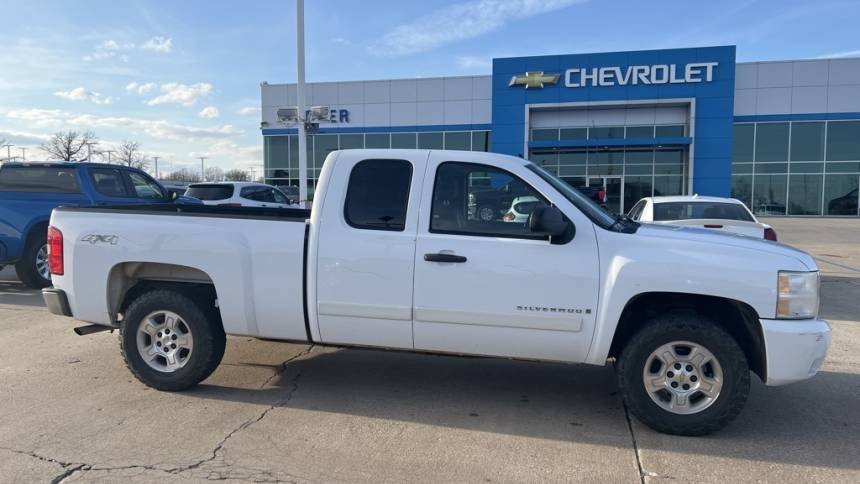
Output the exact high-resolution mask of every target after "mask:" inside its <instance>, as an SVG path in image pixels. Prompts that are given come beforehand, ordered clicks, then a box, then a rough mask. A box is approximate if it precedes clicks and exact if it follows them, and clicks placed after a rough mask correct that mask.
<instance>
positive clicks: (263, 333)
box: [44, 150, 830, 435]
mask: <svg viewBox="0 0 860 484" xmlns="http://www.w3.org/2000/svg"><path fill="white" fill-rule="evenodd" d="M512 182H513V183H512ZM514 185H516V186H518V187H520V188H518V192H517V193H508V191H509V187H510V186H514ZM501 187H507V188H505V190H506V192H505V193H504V194H503V195H504V196H491V197H487V196H484V195H486V192H487V191H492V190H497V189H501ZM478 192H480V193H481V194H482V196H481V199H487V198H492V199H496V200H498V201H499V202H498V204H499V207H496V210H494V213H497V214H498V217H497V218H496V217H484V216H481V217H479V216H477V214H476V210H475V202H474V201H475V199H476V197H475V196H474V195H475V194H476V193H478ZM525 196H529V197H534V198H535V199H537V200H539V201H540V203H539V204H534V205H533V207H532V209H531V211H530V213H529V214H528V218H527V219H526V220H520V219H516V220H506V219H505V217H504V216H503V215H504V213H505V210H507V209H508V208H509V207H510V203H511V197H525ZM506 197H507V198H506ZM508 219H510V218H509V217H508ZM48 245H49V248H50V254H49V263H50V269H51V272H52V280H53V288H50V289H46V290H45V291H44V298H45V300H46V303H47V305H48V307H49V308H50V310H51V312H53V313H56V314H62V315H66V316H71V317H73V318H75V319H78V320H82V321H86V322H89V323H92V325H91V326H84V327H81V328H76V330H77V331H78V333H79V334H81V333H90V332H95V331H99V330H105V329H114V328H116V329H119V330H120V344H121V348H122V354H123V355H124V357H125V361H126V363H127V365H128V367H129V368H130V370H131V371H132V372H133V373H134V375H135V376H136V377H137V378H138V379H139V380H140V381H142V382H143V383H144V384H146V385H149V386H151V387H153V388H156V389H159V390H183V389H186V388H189V387H191V386H193V385H195V384H197V383H199V382H200V381H202V380H203V379H205V378H206V377H208V376H209V375H210V374H211V373H212V371H214V370H215V368H216V367H217V366H218V364H219V362H220V360H221V357H222V355H223V353H224V346H225V334H233V335H248V336H254V337H260V338H266V339H278V340H284V341H295V342H302V343H313V344H320V345H335V346H360V347H376V348H390V349H401V350H404V349H405V350H412V351H419V352H432V353H447V354H455V355H484V356H494V357H506V358H519V359H528V360H546V361H560V362H570V363H582V362H584V363H588V364H593V365H605V364H606V363H607V361H612V360H614V361H615V364H616V369H617V374H618V383H619V387H620V389H621V393H622V395H623V399H624V402H625V404H626V405H627V407H628V408H629V409H630V411H631V412H632V413H633V414H634V415H636V416H637V417H638V418H639V419H640V420H642V421H643V422H645V423H646V424H647V425H649V426H651V427H653V428H654V429H657V430H659V431H662V432H667V433H675V434H684V435H701V434H706V433H709V432H712V431H715V430H717V429H719V428H721V427H723V426H725V425H726V424H727V423H728V422H729V421H731V420H732V419H733V418H734V417H735V416H736V415H737V414H738V413H739V412H740V410H741V408H742V407H743V405H744V403H745V400H746V398H747V394H748V391H749V386H750V371H752V372H753V373H755V374H757V375H758V376H759V377H760V378H761V379H762V380H763V381H764V382H765V383H766V384H768V385H782V384H786V383H791V382H796V381H799V380H803V379H806V378H809V377H811V376H813V375H814V374H815V373H816V372H817V371H818V369H819V368H820V367H821V364H822V362H823V360H824V357H825V354H826V352H827V348H828V346H829V343H830V327H829V325H828V323H827V322H826V321H822V320H820V319H818V317H817V313H818V299H819V296H818V290H819V275H818V269H817V267H816V264H815V261H814V260H813V259H812V257H810V256H809V255H808V254H806V253H804V252H802V251H799V250H796V249H794V248H791V247H788V246H786V245H781V244H778V243H774V242H769V241H763V240H761V239H756V238H752V237H746V236H741V235H733V234H725V233H714V232H711V231H708V230H704V229H693V228H682V227H673V226H664V225H650V224H639V223H637V222H633V221H631V220H629V219H626V218H623V217H618V216H616V215H613V214H610V213H609V212H607V211H605V210H604V209H602V208H601V207H600V206H598V205H597V204H595V203H594V202H593V201H592V200H591V199H589V198H588V197H586V196H583V195H582V194H580V193H579V192H577V191H576V190H574V189H571V188H570V187H569V186H568V185H567V184H566V183H564V182H563V181H561V180H560V179H558V178H556V177H555V176H553V175H551V174H549V173H548V172H546V171H544V170H543V169H542V168H540V167H539V166H537V165H535V164H533V163H531V162H529V161H526V160H523V159H519V158H514V157H509V156H504V155H498V154H491V153H475V152H458V151H426V150H347V151H338V152H333V153H331V154H330V155H329V157H328V158H327V159H326V161H325V165H324V167H323V169H322V173H321V176H320V180H319V183H318V185H317V191H316V196H315V198H314V202H313V209H312V210H310V211H306V210H290V209H270V208H229V207H206V206H182V207H177V206H147V207H116V208H109V207H95V208H58V209H56V210H54V212H53V215H52V217H51V221H50V229H49V236H48Z"/></svg>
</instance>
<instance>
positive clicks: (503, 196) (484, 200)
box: [469, 177, 606, 221]
mask: <svg viewBox="0 0 860 484" xmlns="http://www.w3.org/2000/svg"><path fill="white" fill-rule="evenodd" d="M476 178H478V177H476ZM487 180H489V179H487ZM470 182H472V183H473V182H474V180H470ZM470 188H471V189H470V200H469V203H470V205H472V206H473V208H472V218H476V219H480V220H484V221H490V220H499V219H501V218H503V217H504V215H505V214H506V213H508V211H509V209H510V207H511V204H512V203H513V201H514V199H516V198H518V197H520V196H523V195H526V194H527V193H528V192H527V190H526V189H525V188H524V186H523V185H521V184H520V183H519V182H518V181H513V182H509V183H505V184H503V185H501V186H499V187H497V188H493V186H492V184H489V185H486V186H484V187H480V186H479V187H474V186H471V187H470ZM574 190H579V192H580V193H582V194H583V195H585V196H586V197H589V198H591V199H592V200H594V201H595V202H597V203H598V204H599V205H604V204H605V203H606V190H605V189H604V188H603V187H602V186H591V187H576V188H574Z"/></svg>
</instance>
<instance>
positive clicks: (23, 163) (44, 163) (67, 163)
mask: <svg viewBox="0 0 860 484" xmlns="http://www.w3.org/2000/svg"><path fill="white" fill-rule="evenodd" d="M4 166H42V167H52V168H54V167H58V168H59V167H76V166H92V167H94V168H119V167H122V168H129V167H127V166H123V165H113V164H109V163H91V162H89V161H6V162H3V163H2V164H0V167H4Z"/></svg>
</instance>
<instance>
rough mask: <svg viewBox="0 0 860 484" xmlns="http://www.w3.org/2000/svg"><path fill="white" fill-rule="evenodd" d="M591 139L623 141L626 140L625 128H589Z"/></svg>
mask: <svg viewBox="0 0 860 484" xmlns="http://www.w3.org/2000/svg"><path fill="white" fill-rule="evenodd" d="M588 138H589V139H606V138H609V139H622V138H624V126H599V127H596V128H588Z"/></svg>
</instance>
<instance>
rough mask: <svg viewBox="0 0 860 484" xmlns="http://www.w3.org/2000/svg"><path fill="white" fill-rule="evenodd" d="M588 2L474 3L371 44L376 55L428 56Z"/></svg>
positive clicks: (514, 0) (448, 8) (432, 16)
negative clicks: (524, 20)
mask: <svg viewBox="0 0 860 484" xmlns="http://www.w3.org/2000/svg"><path fill="white" fill-rule="evenodd" d="M584 1H586V0H471V1H468V2H464V3H461V4H459V5H453V6H446V7H443V8H440V9H438V10H435V11H434V12H432V13H430V14H429V15H425V16H423V17H419V18H418V19H416V20H414V21H412V22H409V23H406V24H402V25H399V26H397V27H395V28H394V29H393V30H390V31H389V32H388V33H386V34H385V35H383V36H382V37H381V38H379V39H377V40H376V41H374V42H373V43H371V44H370V46H369V47H368V50H369V51H370V53H371V54H374V55H383V56H401V55H408V54H415V53H418V52H425V51H428V50H431V49H435V48H437V47H441V46H443V45H447V44H452V43H454V42H458V41H461V40H466V39H471V38H474V37H478V36H479V35H483V34H485V33H487V32H491V31H493V30H497V29H499V28H501V27H502V26H504V25H505V24H506V23H508V22H510V21H512V20H517V19H522V18H526V17H531V16H534V15H538V14H542V13H547V12H552V11H555V10H559V9H562V8H565V7H569V6H571V5H574V4H577V3H582V2H584Z"/></svg>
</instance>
